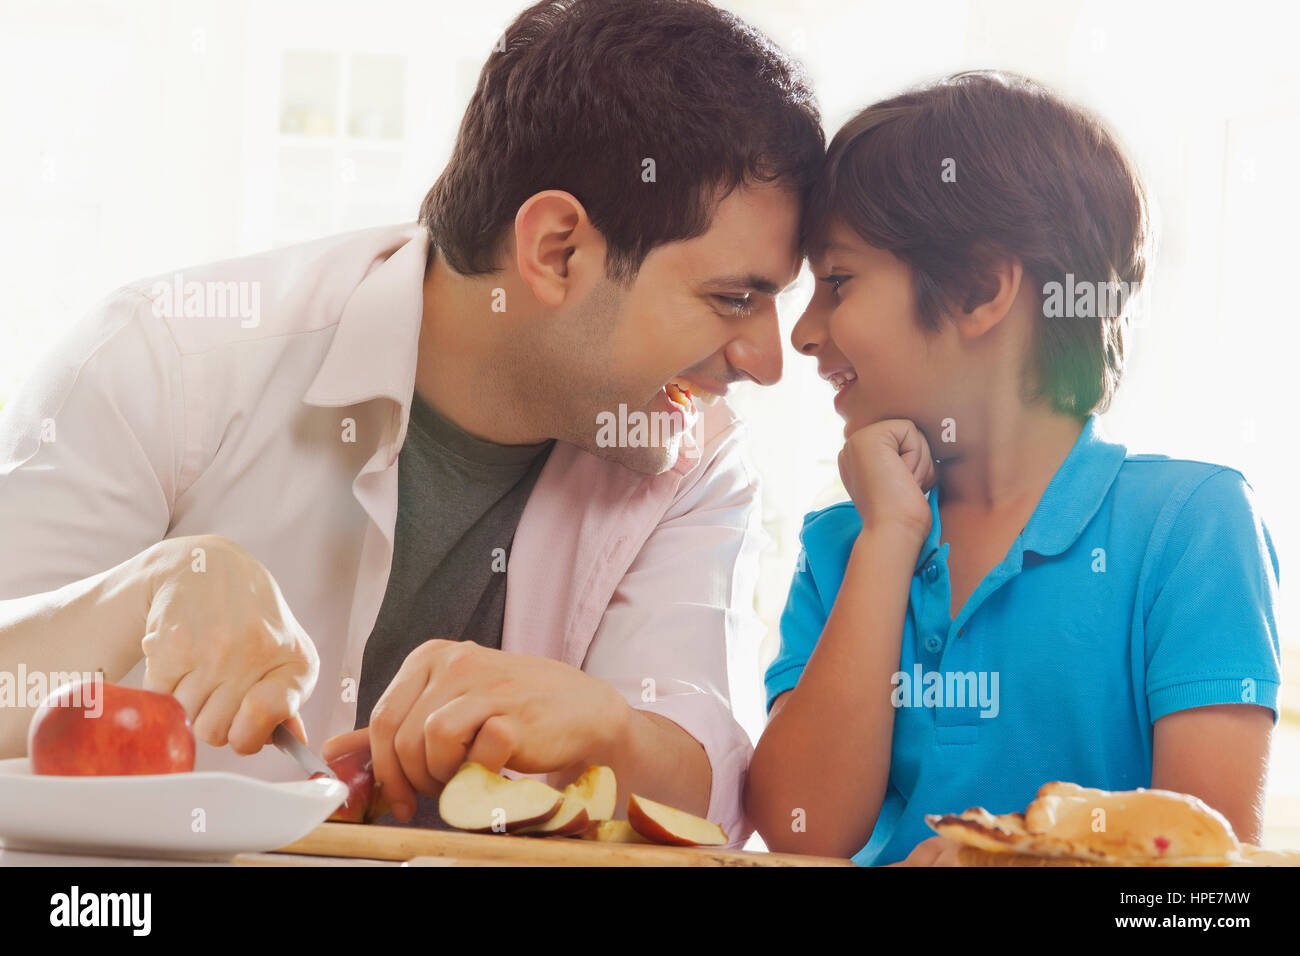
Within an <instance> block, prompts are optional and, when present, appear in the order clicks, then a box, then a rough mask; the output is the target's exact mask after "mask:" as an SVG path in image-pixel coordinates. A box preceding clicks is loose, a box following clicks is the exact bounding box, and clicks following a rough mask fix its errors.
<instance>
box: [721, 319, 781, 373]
mask: <svg viewBox="0 0 1300 956" xmlns="http://www.w3.org/2000/svg"><path fill="white" fill-rule="evenodd" d="M727 352H728V354H727V361H728V363H729V364H730V365H732V366H733V367H734V368H737V369H739V370H740V371H742V372H744V373H746V374H747V375H748V376H749V377H750V378H752V379H753V380H754V381H755V382H757V383H758V384H759V385H775V384H776V383H777V382H779V381H781V363H782V356H781V326H780V324H779V323H778V321H777V314H776V309H775V308H771V309H768V310H766V312H765V313H764V314H763V315H762V316H761V317H757V318H756V321H755V322H754V323H753V324H752V325H751V326H750V327H749V328H748V329H747V330H746V331H745V334H743V335H741V336H739V337H738V338H736V339H734V340H733V341H732V342H731V344H730V345H729V346H728V347H727Z"/></svg>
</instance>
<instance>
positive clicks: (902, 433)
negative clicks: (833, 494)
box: [839, 418, 936, 547]
mask: <svg viewBox="0 0 1300 956" xmlns="http://www.w3.org/2000/svg"><path fill="white" fill-rule="evenodd" d="M839 461H840V478H841V479H842V480H843V482H844V488H845V490H847V491H848V493H849V496H850V497H851V498H852V499H853V503H854V505H856V506H857V509H858V514H859V515H861V516H862V527H863V530H874V529H880V528H885V527H896V528H900V529H903V530H905V531H907V532H908V533H909V534H912V535H915V536H916V537H917V539H918V540H917V546H918V547H919V546H920V543H921V542H922V541H924V540H925V538H926V536H927V535H928V534H929V533H930V524H931V521H930V504H929V502H927V501H926V500H925V492H927V491H929V490H930V488H931V487H932V486H933V485H934V482H935V478H936V474H935V467H934V459H933V458H932V457H931V456H930V445H929V443H928V442H927V441H926V440H925V436H924V435H922V434H921V432H920V431H919V430H918V429H917V427H916V426H915V425H914V424H912V422H910V421H908V420H907V419H904V418H892V419H886V420H885V421H880V422H874V423H872V424H870V425H867V426H866V427H865V428H860V429H858V430H857V431H855V432H854V433H853V434H851V435H849V437H848V438H847V439H846V440H845V442H844V448H843V449H842V450H841V451H840V459H839Z"/></svg>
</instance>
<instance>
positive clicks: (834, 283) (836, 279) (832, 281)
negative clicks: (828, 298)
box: [817, 273, 851, 296]
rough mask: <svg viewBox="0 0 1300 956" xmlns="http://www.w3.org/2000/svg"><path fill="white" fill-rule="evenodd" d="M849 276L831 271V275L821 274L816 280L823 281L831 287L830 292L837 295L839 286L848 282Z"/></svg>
mask: <svg viewBox="0 0 1300 956" xmlns="http://www.w3.org/2000/svg"><path fill="white" fill-rule="evenodd" d="M850 278H851V277H850V276H846V275H841V274H839V273H832V274H831V275H828V276H823V277H821V278H819V279H818V280H817V281H818V282H825V283H826V284H827V285H828V286H830V287H831V294H832V295H835V296H838V295H839V291H840V286H842V285H843V284H844V283H846V282H848V281H849V279H850Z"/></svg>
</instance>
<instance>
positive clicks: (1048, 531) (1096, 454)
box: [1021, 415, 1128, 555]
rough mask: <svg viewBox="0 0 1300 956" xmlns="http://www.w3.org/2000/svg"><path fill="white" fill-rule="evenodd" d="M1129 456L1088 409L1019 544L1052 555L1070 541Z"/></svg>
mask: <svg viewBox="0 0 1300 956" xmlns="http://www.w3.org/2000/svg"><path fill="white" fill-rule="evenodd" d="M1127 456H1128V449H1127V448H1125V447H1124V446H1123V445H1121V444H1119V443H1118V442H1112V441H1108V440H1107V439H1106V438H1105V437H1104V436H1103V435H1102V434H1101V432H1100V426H1099V424H1098V422H1097V416H1096V415H1089V416H1088V420H1087V421H1086V422H1085V423H1084V426H1083V431H1081V432H1080V433H1079V437H1078V438H1077V439H1076V440H1075V442H1074V447H1073V448H1071V449H1070V454H1068V455H1066V457H1065V461H1063V462H1061V467H1060V468H1058V469H1057V470H1056V474H1055V475H1053V476H1052V480H1051V482H1050V483H1049V484H1048V486H1047V490H1046V491H1044V492H1043V497H1042V498H1041V499H1040V500H1039V502H1038V507H1037V508H1035V509H1034V513H1033V515H1031V516H1030V518H1029V523H1028V524H1027V525H1025V530H1024V532H1023V533H1022V534H1021V538H1022V540H1023V542H1024V548H1023V550H1025V551H1033V552H1034V553H1035V554H1041V555H1056V554H1061V553H1062V552H1063V551H1065V550H1066V549H1067V548H1069V547H1070V545H1072V544H1074V542H1075V541H1076V540H1078V537H1079V535H1081V534H1082V533H1083V529H1084V528H1086V527H1087V526H1088V522H1090V521H1091V520H1092V518H1093V516H1094V515H1095V514H1096V513H1097V510H1098V509H1099V508H1100V507H1101V504H1102V502H1103V501H1105V500H1106V495H1107V494H1109V492H1110V486H1111V485H1112V484H1114V482H1115V476H1116V475H1118V474H1119V469H1120V466H1121V465H1123V464H1124V459H1125V458H1126V457H1127Z"/></svg>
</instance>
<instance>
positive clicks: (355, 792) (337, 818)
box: [312, 747, 388, 823]
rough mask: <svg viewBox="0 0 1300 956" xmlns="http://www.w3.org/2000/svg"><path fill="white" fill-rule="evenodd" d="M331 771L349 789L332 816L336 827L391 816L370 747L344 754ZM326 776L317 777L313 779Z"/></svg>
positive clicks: (317, 775)
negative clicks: (336, 824)
mask: <svg viewBox="0 0 1300 956" xmlns="http://www.w3.org/2000/svg"><path fill="white" fill-rule="evenodd" d="M329 768H330V769H331V770H333V771H334V775H335V776H336V777H338V778H339V780H341V781H342V782H343V783H344V784H346V785H347V788H348V795H347V798H346V799H345V800H344V802H343V804H342V805H341V806H340V807H339V808H338V809H337V810H335V811H334V812H333V813H331V814H330V816H329V819H330V820H332V821H334V822H335V823H373V822H374V821H375V820H378V819H379V818H380V817H382V816H383V815H384V814H385V813H387V812H388V801H387V800H385V799H384V796H383V794H382V793H380V791H381V790H382V789H383V788H382V787H381V786H378V785H376V783H375V768H374V763H373V761H371V759H370V748H369V747H363V748H362V749H361V750H353V751H352V752H351V753H345V754H340V755H339V756H337V757H335V758H334V759H333V760H331V761H329ZM323 776H324V774H320V773H314V774H312V779H315V778H316V777H323Z"/></svg>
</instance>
